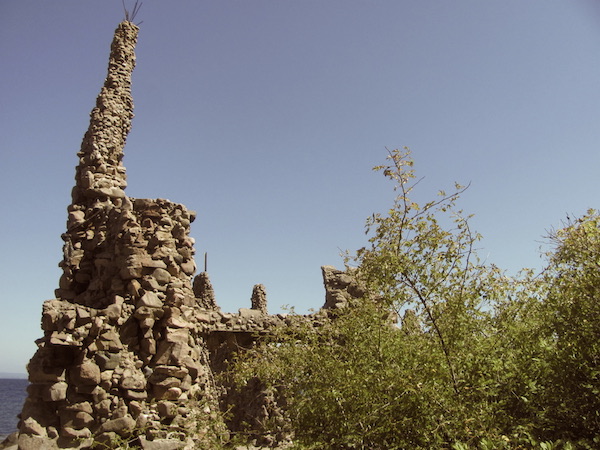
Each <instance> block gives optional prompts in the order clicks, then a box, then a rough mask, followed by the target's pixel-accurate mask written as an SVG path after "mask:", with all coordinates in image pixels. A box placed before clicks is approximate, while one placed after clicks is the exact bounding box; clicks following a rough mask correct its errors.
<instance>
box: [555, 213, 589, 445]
mask: <svg viewBox="0 0 600 450" xmlns="http://www.w3.org/2000/svg"><path fill="white" fill-rule="evenodd" d="M551 239H552V242H553V243H554V245H555V249H554V251H553V252H552V253H550V255H549V259H550V264H549V267H548V269H547V271H546V273H545V280H546V284H547V286H548V295H547V298H546V301H545V303H544V312H545V316H544V319H545V321H546V323H545V327H544V330H545V338H546V339H547V340H549V341H551V342H552V343H553V345H554V348H553V352H552V353H551V354H550V355H549V358H548V364H549V368H550V370H549V372H548V373H549V379H548V380H547V389H546V391H545V392H544V401H545V405H544V406H545V407H546V411H547V412H546V417H547V419H548V423H547V428H548V429H550V430H551V431H552V432H553V433H552V434H558V435H561V434H564V435H566V436H567V437H572V438H590V439H593V438H596V439H598V440H600V215H599V214H598V212H597V211H594V210H589V211H588V213H587V214H586V215H585V216H583V217H582V218H580V219H578V220H575V221H574V222H571V223H568V224H567V225H566V226H565V227H564V228H562V229H559V230H557V231H555V232H554V233H552V235H551ZM598 443H599V444H600V442H598Z"/></svg>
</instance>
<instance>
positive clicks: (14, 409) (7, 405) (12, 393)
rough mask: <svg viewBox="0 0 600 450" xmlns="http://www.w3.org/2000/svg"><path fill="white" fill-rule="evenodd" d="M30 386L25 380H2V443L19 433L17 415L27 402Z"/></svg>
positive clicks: (0, 394) (0, 401) (0, 406)
mask: <svg viewBox="0 0 600 450" xmlns="http://www.w3.org/2000/svg"><path fill="white" fill-rule="evenodd" d="M28 384H29V382H28V381H27V380H25V379H10V378H0V442H2V441H3V440H4V438H5V437H6V436H8V435H9V434H10V433H12V432H13V431H17V422H18V421H19V419H17V414H19V413H20V412H21V408H22V407H23V402H25V397H26V396H27V392H26V389H27V385H28Z"/></svg>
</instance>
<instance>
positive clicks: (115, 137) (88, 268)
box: [56, 21, 139, 307]
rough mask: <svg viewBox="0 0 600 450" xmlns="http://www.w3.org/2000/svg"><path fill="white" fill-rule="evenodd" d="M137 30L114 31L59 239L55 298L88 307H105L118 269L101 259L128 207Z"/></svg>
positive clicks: (125, 25) (121, 27) (123, 27)
mask: <svg viewBox="0 0 600 450" xmlns="http://www.w3.org/2000/svg"><path fill="white" fill-rule="evenodd" d="M138 31H139V28H138V27H137V26H136V25H134V24H133V23H131V22H129V21H124V22H121V23H120V24H119V26H118V27H117V29H116V30H115V34H114V38H113V41H112V45H111V51H110V59H109V63H108V74H107V76H106V80H105V81H104V86H103V87H102V89H101V91H100V94H99V95H98V98H97V99H96V106H95V107H94V108H93V109H92V112H91V113H90V125H89V128H88V130H87V132H86V133H85V135H84V137H83V141H82V143H81V150H80V151H79V152H78V153H77V156H78V157H79V165H78V166H77V168H76V172H75V187H74V188H73V192H72V194H71V196H72V203H71V205H69V208H68V211H69V216H68V220H67V231H66V233H64V234H63V235H62V237H63V240H64V241H65V244H64V247H63V252H64V257H63V261H62V262H61V263H60V267H62V269H63V275H62V277H61V280H60V285H59V289H58V290H57V291H56V296H57V297H58V298H61V299H64V300H69V301H73V302H75V303H80V304H84V305H88V306H97V307H102V306H103V304H105V303H107V302H109V300H108V299H107V293H110V291H111V285H112V284H114V283H113V278H114V276H115V273H116V272H117V271H118V268H117V266H116V265H115V264H114V261H110V260H109V261H107V260H106V257H104V258H103V255H107V254H113V253H114V252H112V249H113V247H114V246H115V239H116V236H115V235H114V234H115V233H114V232H113V230H114V229H115V227H114V226H113V227H109V226H107V225H108V224H109V223H113V224H114V223H115V220H116V215H117V212H121V213H122V211H125V210H130V209H131V208H132V205H131V201H130V200H129V198H127V196H126V195H125V192H124V189H125V187H126V186H127V181H126V175H125V167H124V166H123V163H122V160H123V149H124V147H125V142H126V140H127V135H128V133H129V131H130V130H131V120H132V118H133V99H132V96H131V74H132V72H133V69H134V67H135V53H134V50H135V44H136V42H137V36H138ZM99 261H104V263H103V264H99Z"/></svg>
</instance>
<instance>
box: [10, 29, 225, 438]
mask: <svg viewBox="0 0 600 450" xmlns="http://www.w3.org/2000/svg"><path fill="white" fill-rule="evenodd" d="M137 36H138V27H137V26H136V25H134V24H133V23H131V22H130V21H124V22H122V23H121V24H119V26H118V27H117V29H116V31H115V34H114V39H113V42H112V46H111V52H110V60H109V64H108V75H107V77H106V80H105V82H104V86H103V87H102V90H101V92H100V94H99V96H98V98H97V100H96V106H95V107H94V108H93V110H92V112H91V114H90V116H91V118H90V125H89V129H88V130H87V132H86V133H85V136H84V138H83V142H82V144H81V150H80V151H79V153H77V155H78V157H79V165H78V166H77V169H76V175H75V187H74V188H73V192H72V202H71V204H70V205H69V207H68V220H67V231H66V232H65V233H64V234H63V235H62V237H63V240H64V258H63V260H62V262H61V263H60V267H61V268H62V269H63V274H62V276H61V278H60V282H59V288H58V289H57V290H56V299H54V300H48V301H46V302H45V303H44V305H43V312H42V329H43V331H44V336H43V337H42V338H40V339H39V340H38V341H37V345H38V350H37V352H36V353H35V354H34V356H33V357H32V359H31V361H30V363H29V365H28V372H29V381H30V386H29V388H28V397H27V400H26V402H25V404H24V407H23V411H22V414H21V421H20V423H19V431H20V432H19V438H18V439H19V448H22V449H28V448H66V447H68V448H71V447H76V448H88V447H89V446H91V445H93V443H94V442H96V443H97V442H103V443H106V444H107V445H110V444H108V443H109V442H111V441H113V442H114V440H115V439H117V438H119V437H121V438H123V437H129V436H131V434H132V432H133V433H134V434H140V433H141V432H140V431H139V430H143V433H142V434H143V436H141V437H140V438H141V439H145V440H157V439H164V438H165V437H166V436H167V434H169V436H176V437H179V438H180V439H183V440H184V441H185V439H188V441H189V439H191V438H190V437H189V436H190V433H189V430H190V429H193V430H199V431H200V432H201V433H200V434H202V433H204V434H205V435H206V433H207V432H206V430H204V431H203V428H202V427H203V426H204V425H203V424H205V423H206V422H207V420H206V419H207V417H208V416H209V415H211V414H212V413H213V412H214V411H215V410H216V404H215V398H216V396H215V392H214V384H213V381H212V377H211V373H210V368H209V361H208V352H207V350H206V345H205V339H204V337H203V334H202V332H201V325H200V324H199V323H198V321H197V317H198V316H199V313H198V310H199V308H200V306H205V305H199V304H198V300H199V299H196V298H195V296H194V292H193V290H192V280H191V278H192V275H193V273H194V271H195V263H194V259H193V255H194V240H193V239H192V238H190V236H189V227H190V223H191V222H192V221H193V220H194V218H195V213H194V212H192V211H188V210H187V209H186V208H185V207H184V206H183V205H181V204H177V203H172V202H170V201H168V200H163V199H133V198H130V197H128V196H127V195H126V194H125V191H124V190H125V187H126V185H127V183H126V176H125V168H124V166H123V163H122V160H123V149H124V146H125V141H126V138H127V134H128V132H129V130H130V129H131V120H132V118H133V100H132V97H131V74H132V71H133V68H134V66H135V54H134V49H135V44H136V40H137ZM203 311H204V312H206V309H204V310H203ZM198 403H201V404H202V407H201V408H194V405H196V404H198ZM134 430H135V432H134ZM178 430H179V432H180V435H178V434H177V433H178ZM181 430H187V431H188V432H187V433H183V432H181ZM196 444H198V442H195V443H189V442H188V444H187V445H188V446H189V447H190V448H193V447H194V445H196ZM169 448H176V447H169ZM177 448H180V447H177Z"/></svg>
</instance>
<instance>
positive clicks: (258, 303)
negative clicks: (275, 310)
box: [251, 284, 267, 314]
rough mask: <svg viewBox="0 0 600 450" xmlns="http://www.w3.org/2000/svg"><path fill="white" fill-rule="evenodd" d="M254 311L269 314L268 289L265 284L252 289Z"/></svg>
mask: <svg viewBox="0 0 600 450" xmlns="http://www.w3.org/2000/svg"><path fill="white" fill-rule="evenodd" d="M251 302H252V309H255V310H258V311H260V312H262V313H263V314H267V288H266V287H265V286H264V285H263V284H256V285H254V287H253V288H252V298H251Z"/></svg>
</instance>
